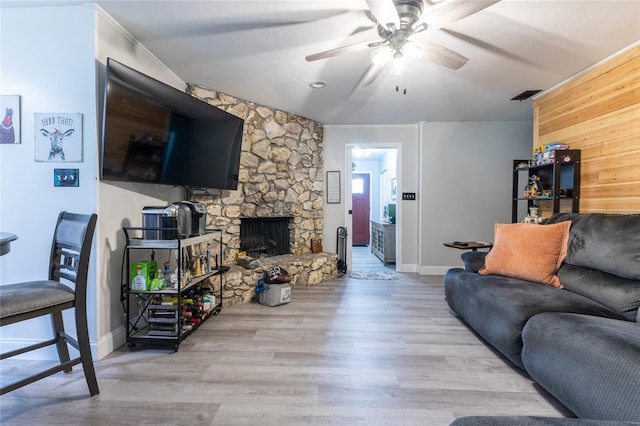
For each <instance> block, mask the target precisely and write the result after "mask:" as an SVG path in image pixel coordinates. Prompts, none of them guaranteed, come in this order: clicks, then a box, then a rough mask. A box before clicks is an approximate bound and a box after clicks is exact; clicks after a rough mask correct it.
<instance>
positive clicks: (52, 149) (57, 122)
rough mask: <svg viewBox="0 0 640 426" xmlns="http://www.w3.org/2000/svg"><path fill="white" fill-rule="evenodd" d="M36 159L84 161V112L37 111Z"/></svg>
mask: <svg viewBox="0 0 640 426" xmlns="http://www.w3.org/2000/svg"><path fill="white" fill-rule="evenodd" d="M34 134H35V139H36V143H35V146H36V152H35V160H36V161H57V162H82V114H59V113H48V114H47V113H36V114H35V117H34Z"/></svg>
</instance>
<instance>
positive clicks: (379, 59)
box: [371, 46, 393, 67]
mask: <svg viewBox="0 0 640 426" xmlns="http://www.w3.org/2000/svg"><path fill="white" fill-rule="evenodd" d="M391 58H393V51H392V50H391V48H390V47H389V46H382V47H380V48H378V49H376V50H374V51H373V52H371V62H373V64H374V65H376V66H378V67H382V66H384V65H386V63H387V62H389V61H390V60H391Z"/></svg>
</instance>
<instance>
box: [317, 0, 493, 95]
mask: <svg viewBox="0 0 640 426" xmlns="http://www.w3.org/2000/svg"><path fill="white" fill-rule="evenodd" d="M366 1H367V5H368V6H369V11H367V16H369V18H370V19H371V20H373V22H374V23H375V24H377V30H378V36H379V37H380V40H373V41H366V42H363V43H357V44H352V45H348V46H343V47H338V48H335V49H331V50H326V51H324V52H319V53H315V54H313V55H309V56H307V57H306V58H305V59H306V60H307V61H309V62H311V61H317V60H320V59H326V58H331V57H334V56H338V55H342V54H345V53H352V52H357V51H361V50H365V49H370V48H374V47H376V48H377V49H375V50H374V51H373V52H372V54H371V62H372V63H371V65H370V66H369V69H368V70H367V72H366V74H365V75H364V77H363V78H362V80H361V85H362V86H367V85H369V84H371V83H373V82H374V81H375V79H376V78H377V77H378V75H379V74H380V72H381V71H382V70H383V68H384V67H385V65H387V64H388V63H389V62H391V61H392V60H394V62H396V63H403V62H406V61H407V60H411V59H417V58H425V59H428V60H430V61H432V62H434V63H436V64H439V65H442V66H444V67H447V68H451V69H454V70H457V69H458V68H460V67H462V66H463V65H464V64H466V63H467V61H468V60H469V59H468V58H466V57H464V56H462V55H461V54H459V53H457V52H454V51H453V50H451V49H449V48H447V47H445V46H442V45H441V44H438V43H435V42H432V41H429V40H424V39H419V38H416V37H415V35H416V34H419V33H422V32H423V31H426V30H436V29H438V28H442V27H444V26H446V25H449V24H451V23H453V22H455V21H458V20H460V19H462V18H465V17H467V16H469V15H473V14H474V13H476V12H479V11H481V10H483V9H485V8H487V7H489V6H491V5H493V4H495V3H498V2H499V1H500V0H366ZM425 4H427V5H428V7H427V8H426V10H425Z"/></svg>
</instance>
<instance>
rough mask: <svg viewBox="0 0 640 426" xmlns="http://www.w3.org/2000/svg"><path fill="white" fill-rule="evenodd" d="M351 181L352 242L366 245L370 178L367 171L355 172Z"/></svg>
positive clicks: (367, 241)
mask: <svg viewBox="0 0 640 426" xmlns="http://www.w3.org/2000/svg"><path fill="white" fill-rule="evenodd" d="M352 179H353V180H352V181H351V208H352V210H353V215H352V217H351V220H352V224H351V226H352V227H353V237H352V244H353V245H354V246H366V245H368V244H369V238H370V235H369V230H370V224H369V219H370V216H369V209H370V200H369V179H370V176H369V174H367V173H354V174H353V175H352Z"/></svg>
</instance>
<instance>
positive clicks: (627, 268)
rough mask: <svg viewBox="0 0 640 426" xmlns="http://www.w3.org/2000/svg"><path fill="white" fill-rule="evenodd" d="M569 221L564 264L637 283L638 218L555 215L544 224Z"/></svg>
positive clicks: (639, 264)
mask: <svg viewBox="0 0 640 426" xmlns="http://www.w3.org/2000/svg"><path fill="white" fill-rule="evenodd" d="M563 221H571V231H570V233H569V244H568V251H567V258H566V260H565V262H566V263H568V264H570V265H575V266H583V267H586V268H590V269H595V270H599V271H602V272H606V273H608V274H612V275H617V276H619V277H623V278H627V279H630V280H640V215H611V214H603V213H585V214H579V213H557V214H555V215H553V216H551V217H550V218H549V219H548V220H547V221H546V223H547V224H557V223H560V222H563Z"/></svg>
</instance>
